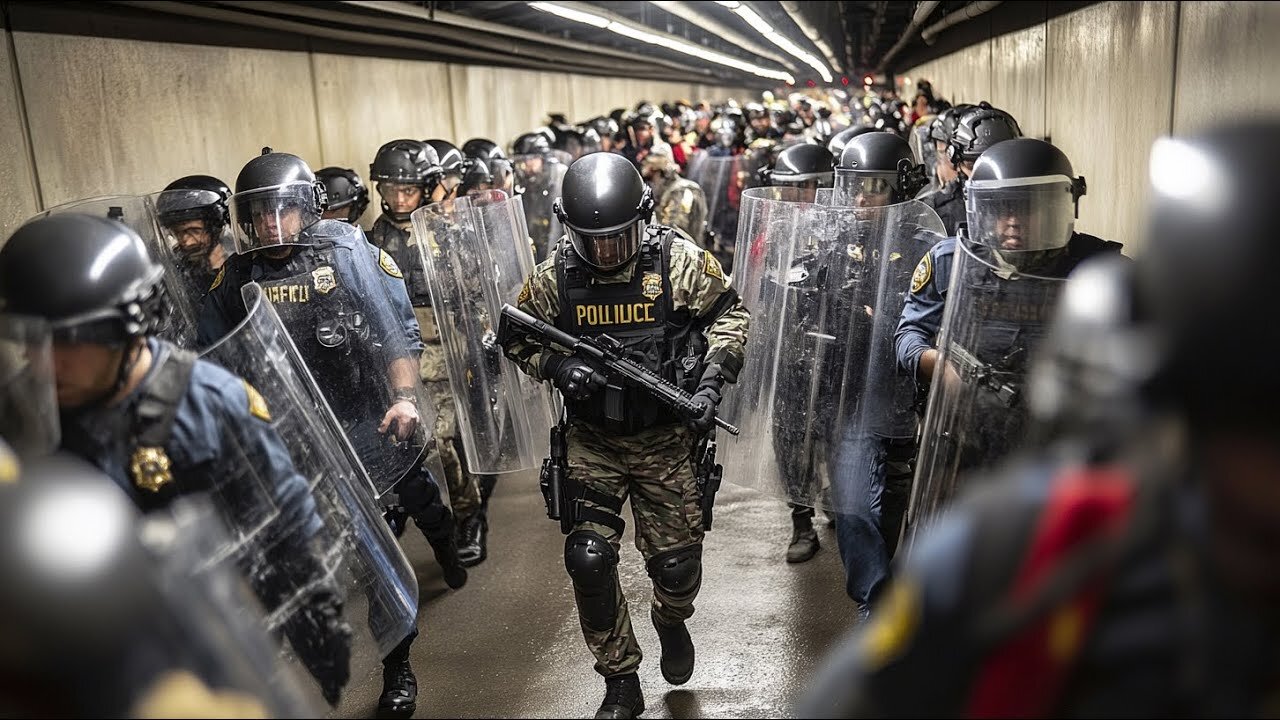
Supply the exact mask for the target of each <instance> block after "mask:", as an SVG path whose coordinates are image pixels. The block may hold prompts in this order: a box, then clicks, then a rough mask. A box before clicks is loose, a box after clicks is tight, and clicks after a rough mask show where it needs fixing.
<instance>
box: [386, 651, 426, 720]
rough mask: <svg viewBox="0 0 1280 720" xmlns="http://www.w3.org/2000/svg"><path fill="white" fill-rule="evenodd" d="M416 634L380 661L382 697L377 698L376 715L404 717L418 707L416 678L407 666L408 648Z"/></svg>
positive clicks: (411, 669)
mask: <svg viewBox="0 0 1280 720" xmlns="http://www.w3.org/2000/svg"><path fill="white" fill-rule="evenodd" d="M417 634H418V633H416V632H415V633H413V635H410V636H409V637H407V638H405V639H404V641H403V642H401V643H400V644H399V645H397V646H396V648H395V649H394V650H392V651H391V654H389V655H387V657H386V658H384V659H383V660H382V696H381V697H379V698H378V715H380V716H393V717H406V716H409V715H412V714H413V711H414V710H416V709H417V707H418V678H416V677H414V675H413V668H412V667H410V665H409V646H410V645H411V644H412V643H413V638H414V637H415V636H416V635H417Z"/></svg>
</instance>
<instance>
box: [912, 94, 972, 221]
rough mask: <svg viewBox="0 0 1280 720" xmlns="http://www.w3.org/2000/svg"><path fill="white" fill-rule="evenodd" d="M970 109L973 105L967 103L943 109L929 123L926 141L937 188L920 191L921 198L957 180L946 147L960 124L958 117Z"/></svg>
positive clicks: (954, 168)
mask: <svg viewBox="0 0 1280 720" xmlns="http://www.w3.org/2000/svg"><path fill="white" fill-rule="evenodd" d="M972 107H973V105H970V104H969V103H960V104H959V105H954V106H951V107H948V108H944V109H943V110H942V111H941V112H939V113H938V114H937V115H936V116H935V117H934V118H933V120H931V121H930V122H929V137H928V141H929V142H930V143H932V144H933V154H932V157H933V161H934V165H933V176H934V178H935V179H936V181H937V187H933V186H932V185H931V186H930V187H927V188H925V189H923V190H921V191H920V197H921V198H923V197H924V195H925V194H933V193H936V192H938V191H940V190H942V189H943V188H945V187H947V186H948V185H950V184H951V183H952V182H954V181H955V180H956V179H957V173H958V172H959V171H958V170H957V169H956V167H955V166H954V165H952V164H951V159H950V158H949V157H948V155H949V153H948V151H947V147H948V146H949V145H950V144H951V137H952V136H953V135H954V134H955V131H956V125H957V124H959V122H960V116H962V115H964V113H965V112H966V111H968V110H969V109H970V108H972ZM922 154H923V153H922Z"/></svg>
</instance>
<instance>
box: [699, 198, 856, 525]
mask: <svg viewBox="0 0 1280 720" xmlns="http://www.w3.org/2000/svg"><path fill="white" fill-rule="evenodd" d="M801 192H802V191H801V190H799V189H798V188H780V187H768V188H753V189H751V190H748V191H747V192H746V193H745V194H744V195H743V215H742V222H741V225H740V226H739V234H738V244H737V257H738V260H739V266H738V269H737V270H736V271H735V272H734V274H733V277H732V285H733V287H735V288H736V289H737V291H738V293H739V294H740V295H741V297H742V301H743V303H744V304H745V305H746V306H747V307H749V308H752V310H753V312H752V318H751V326H752V328H751V334H752V342H749V343H747V348H746V359H745V362H744V364H743V369H742V372H741V374H740V375H739V376H738V382H737V383H736V384H735V385H734V386H733V387H732V388H730V390H729V391H728V392H726V393H725V399H724V402H723V403H722V405H721V409H720V415H721V416H722V417H724V418H725V419H726V420H728V421H729V422H731V423H734V424H735V425H737V426H738V427H739V428H740V429H741V434H740V435H738V436H736V437H732V436H728V437H726V436H722V443H723V445H722V447H721V457H722V460H721V462H722V464H723V466H724V477H725V479H726V480H728V481H730V482H733V483H735V484H740V485H744V486H747V487H751V488H754V489H756V490H760V491H762V492H765V493H767V494H770V495H774V496H776V497H780V498H785V499H787V500H789V501H791V502H794V503H798V504H801V505H809V506H814V505H816V504H819V502H820V498H821V496H822V489H823V485H824V479H825V477H826V462H827V452H828V433H827V432H826V430H827V428H828V427H830V422H831V420H832V418H833V414H834V411H835V409H836V406H837V402H838V399H839V394H838V388H837V387H835V385H834V384H833V381H834V380H835V379H836V375H835V374H833V372H832V369H833V368H836V369H838V368H839V367H840V366H841V365H842V362H841V361H840V359H839V358H836V357H835V353H836V352H837V351H838V350H839V349H841V348H842V345H841V344H840V343H839V342H838V341H839V337H838V336H837V335H836V333H835V332H834V331H835V326H836V324H837V318H838V316H839V307H838V306H839V303H840V297H839V295H838V293H837V292H836V291H835V290H834V289H833V287H832V285H831V284H830V283H829V282H828V278H829V276H830V275H829V272H830V271H829V269H828V268H827V265H828V264H829V262H830V260H831V258H830V257H828V255H829V253H828V252H827V249H828V248H829V247H830V246H831V236H830V233H829V231H828V228H827V223H828V220H829V217H828V210H827V209H826V208H823V207H821V206H818V205H814V204H811V203H805V202H800V201H799V199H800V198H801ZM842 267H843V264H842ZM839 272H842V270H840V271H839Z"/></svg>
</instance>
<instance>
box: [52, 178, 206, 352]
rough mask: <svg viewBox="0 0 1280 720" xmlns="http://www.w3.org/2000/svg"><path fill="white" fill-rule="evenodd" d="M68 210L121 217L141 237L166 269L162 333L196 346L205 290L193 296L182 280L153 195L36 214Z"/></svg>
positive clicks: (80, 203) (101, 199) (104, 200)
mask: <svg viewBox="0 0 1280 720" xmlns="http://www.w3.org/2000/svg"><path fill="white" fill-rule="evenodd" d="M68 212H75V213H84V214H87V215H97V216H99V217H108V218H111V219H113V220H119V221H120V222H122V223H124V224H125V225H128V226H129V227H130V228H132V229H133V231H134V232H136V233H138V235H139V236H141V237H142V241H143V243H145V244H146V246H147V250H148V252H150V253H151V259H152V260H154V261H155V262H157V263H159V264H160V265H163V266H164V268H165V274H164V286H165V290H166V292H167V294H168V298H169V305H170V312H169V316H168V318H167V321H166V323H165V327H164V328H163V329H162V330H161V332H160V335H161V336H162V337H164V338H165V339H166V340H170V341H172V342H174V343H175V344H177V345H179V346H180V347H194V345H195V337H196V316H197V312H196V311H197V309H198V308H199V299H200V297H201V296H202V295H203V292H201V293H200V294H199V295H193V294H192V291H191V289H190V288H188V287H187V284H186V281H184V280H183V276H182V274H181V272H180V271H179V270H178V266H177V265H176V264H175V261H174V257H173V251H172V249H171V248H170V246H169V240H168V236H167V235H166V234H165V233H164V231H163V230H162V229H161V226H160V220H159V217H158V215H157V213H156V207H155V203H154V201H153V197H152V196H146V195H110V196H106V197H97V198H89V199H86V200H75V201H72V202H68V203H64V204H62V205H58V206H57V207H53V208H50V209H49V210H46V211H44V212H43V213H40V214H39V215H37V217H44V216H47V215H55V214H59V213H68ZM205 290H206V291H207V290H208V288H207V287H206V288H205Z"/></svg>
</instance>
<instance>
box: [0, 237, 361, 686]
mask: <svg viewBox="0 0 1280 720" xmlns="http://www.w3.org/2000/svg"><path fill="white" fill-rule="evenodd" d="M163 274H164V269H163V268H162V267H161V266H159V265H157V264H156V263H155V262H153V261H152V259H151V258H150V256H149V255H148V253H147V249H146V246H145V245H144V243H143V241H142V238H140V237H139V236H138V235H137V233H135V232H134V231H133V230H131V229H130V228H129V227H127V226H126V225H124V224H123V223H120V222H117V221H115V220H111V219H108V218H103V217H97V216H94V215H87V214H80V213H66V214H58V215H52V216H49V217H44V218H39V219H36V220H32V221H30V222H28V223H27V224H25V225H23V226H22V227H20V228H18V230H17V231H16V232H14V234H13V235H12V236H11V237H10V238H9V241H8V242H7V243H6V244H5V246H4V249H3V250H0V307H2V308H3V310H4V312H5V313H12V314H16V315H21V316H29V317H36V318H41V319H43V320H44V321H45V322H46V323H47V324H48V327H49V328H50V331H51V334H52V337H51V342H52V348H53V349H52V361H51V362H52V366H53V374H54V378H53V380H54V381H55V382H56V397H57V403H58V406H59V409H60V411H61V435H62V443H61V445H62V449H64V450H66V451H68V452H70V453H72V454H74V455H77V456H79V457H81V458H83V459H85V460H87V461H89V462H91V463H93V464H94V465H95V466H97V467H98V468H99V469H101V470H102V471H103V472H104V473H105V474H106V475H108V476H109V477H110V478H111V479H112V480H114V481H115V483H116V484H117V485H118V486H119V487H120V488H121V490H122V491H123V492H124V493H126V494H127V495H128V497H129V498H130V499H132V500H133V502H134V503H135V504H137V505H138V507H139V508H141V509H142V510H144V511H151V510H158V509H162V508H165V507H168V506H169V505H171V504H172V503H173V502H174V500H175V499H176V498H178V497H180V496H183V495H189V494H214V493H216V494H220V495H223V496H225V497H226V498H227V502H228V503H229V504H230V505H231V506H232V507H240V506H244V507H246V508H252V506H253V503H254V502H255V501H257V500H258V498H257V497H256V496H255V492H256V489H255V488H253V487H245V486H246V485H256V483H243V484H237V483H236V482H235V479H236V477H237V473H243V472H254V473H258V474H259V475H260V476H262V479H263V482H265V483H267V490H268V492H269V493H270V495H271V502H272V503H273V504H274V506H275V507H276V508H277V510H278V515H276V517H275V518H274V519H273V520H272V521H271V529H270V531H269V533H268V532H264V534H263V536H264V537H268V536H269V537H271V538H273V539H275V541H274V542H273V543H272V544H270V546H269V547H266V548H263V549H262V557H261V559H260V560H259V559H257V558H246V559H245V560H244V563H245V566H244V567H242V572H243V573H244V575H245V577H246V578H248V579H250V581H251V582H252V583H253V584H254V587H255V590H256V591H257V593H258V595H259V597H260V598H261V600H262V602H263V605H264V606H265V607H266V608H267V609H268V610H269V611H276V610H277V609H278V608H279V607H280V606H281V605H282V604H283V603H284V601H285V600H288V599H290V596H289V595H288V593H289V592H291V591H292V590H294V589H295V588H298V587H305V586H307V585H312V584H313V588H312V589H311V590H310V591H308V592H307V593H306V596H305V600H304V602H303V603H302V604H301V606H300V607H298V608H297V609H296V610H295V611H293V612H292V614H291V615H290V616H289V619H288V620H286V621H285V623H284V629H285V634H286V635H287V636H288V638H289V640H290V643H291V644H292V645H293V648H294V650H295V651H296V652H297V654H298V655H299V657H300V658H301V659H302V660H303V662H304V664H305V665H306V666H307V668H308V669H309V670H310V672H311V673H312V675H313V676H315V678H316V680H317V681H318V682H319V684H320V686H321V690H322V692H323V694H324V696H325V699H326V700H328V701H329V702H330V703H333V704H336V703H337V701H338V697H339V695H340V693H341V691H342V688H343V686H344V685H345V684H346V682H347V679H348V676H349V662H350V644H351V629H350V627H349V626H348V625H347V624H346V622H345V621H344V619H343V617H342V607H343V600H342V598H341V596H340V594H339V592H338V590H337V587H336V586H335V585H334V584H333V583H332V582H331V579H330V578H329V577H328V574H327V572H326V571H325V569H324V566H323V564H322V562H321V558H320V557H319V554H318V549H317V548H314V547H313V540H314V538H315V536H316V534H317V532H318V531H319V529H320V526H321V520H320V518H319V517H318V516H317V514H316V506H315V501H314V499H313V497H312V495H311V492H310V487H309V485H308V482H307V479H306V478H304V477H303V476H301V475H300V474H299V473H298V472H297V470H296V469H295V468H294V465H293V461H292V459H291V457H290V455H289V452H288V450H287V449H286V448H285V447H284V445H283V444H282V443H281V440H280V438H279V436H278V435H277V434H276V432H275V430H274V429H273V427H272V425H271V423H270V410H269V408H268V407H267V406H266V402H265V401H264V400H263V398H262V396H261V395H260V394H259V393H258V391H257V390H256V389H255V388H253V386H251V385H249V384H248V383H247V382H246V381H244V380H242V379H240V378H237V377H235V376H233V375H231V374H230V373H229V372H227V371H226V370H224V369H222V368H221V367H219V366H217V365H214V364H213V363H210V362H207V361H204V360H199V359H197V358H196V356H195V355H194V354H193V353H191V352H188V351H185V350H181V349H179V348H177V347H175V346H174V345H172V344H170V343H169V342H167V341H164V340H161V339H159V338H157V337H155V335H154V334H155V332H156V330H157V329H158V328H160V327H161V326H162V325H163V323H164V320H165V314H166V312H167V309H168V300H167V297H166V294H165V291H164V285H163V284H162V276H163ZM224 458H225V459H226V460H227V461H228V462H231V463H235V464H239V463H240V462H247V463H250V464H252V467H251V468H240V467H219V466H218V460H220V459H224ZM246 512H252V509H247V510H246Z"/></svg>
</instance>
